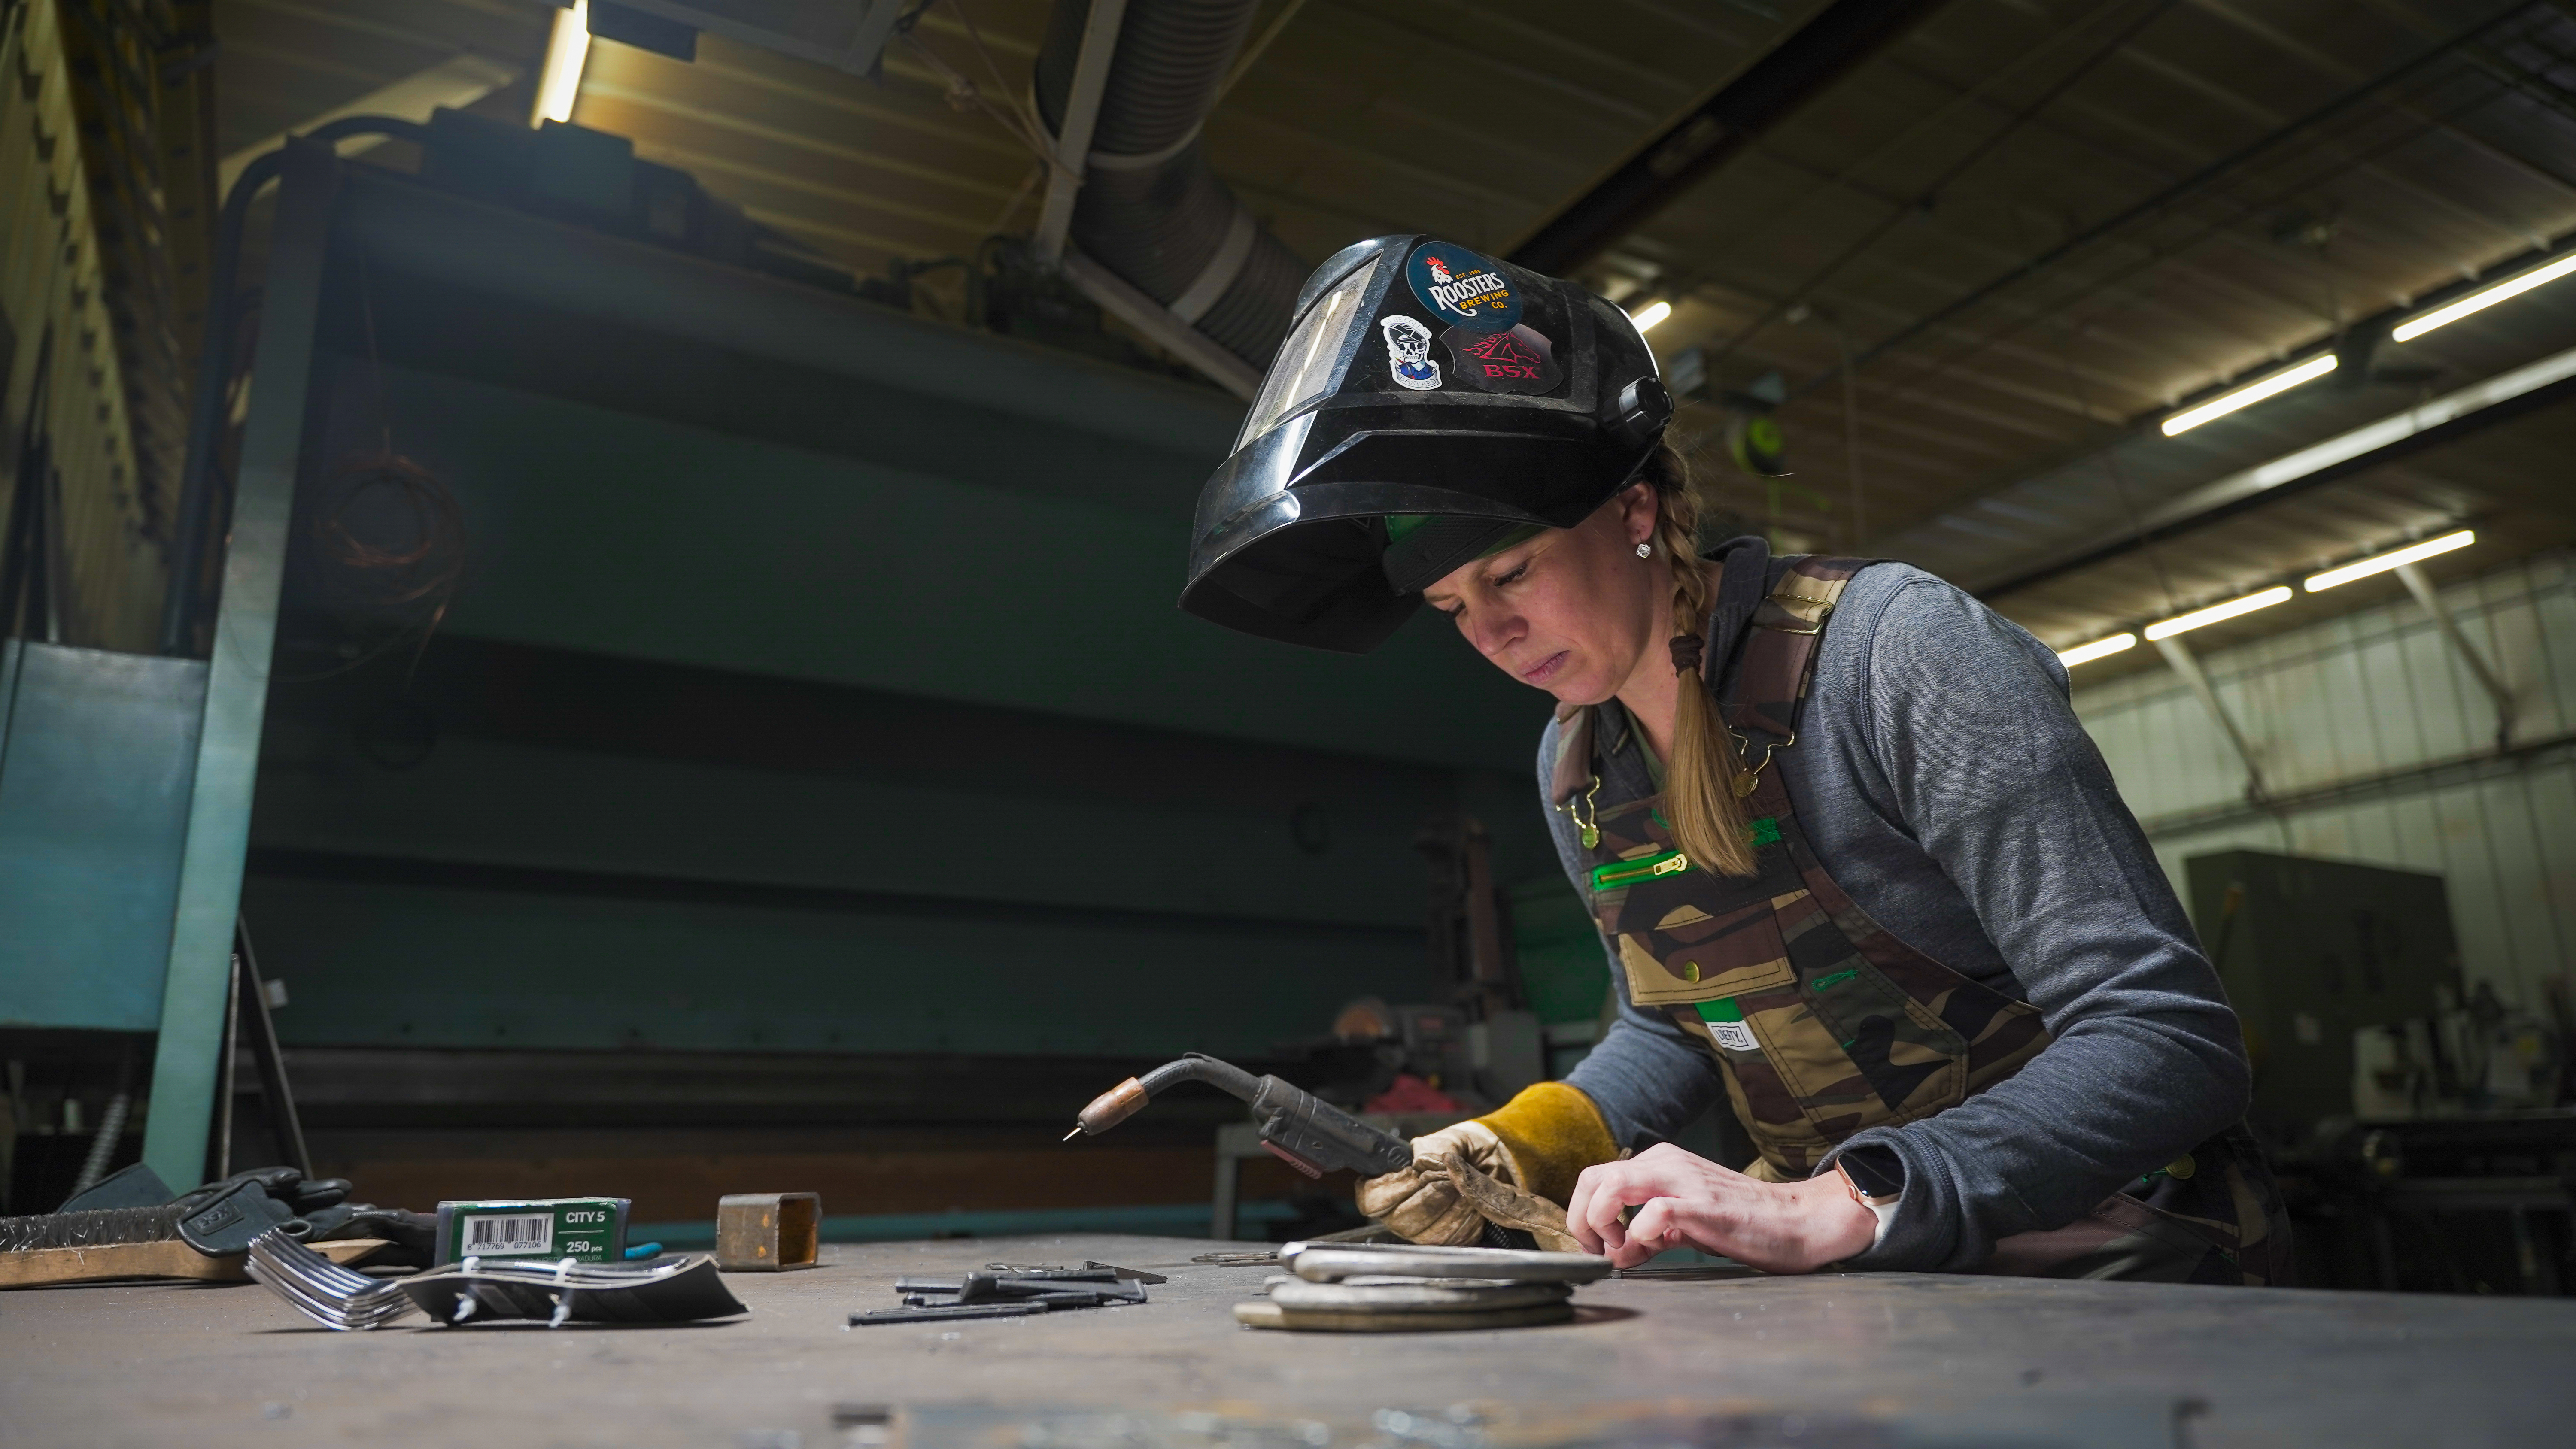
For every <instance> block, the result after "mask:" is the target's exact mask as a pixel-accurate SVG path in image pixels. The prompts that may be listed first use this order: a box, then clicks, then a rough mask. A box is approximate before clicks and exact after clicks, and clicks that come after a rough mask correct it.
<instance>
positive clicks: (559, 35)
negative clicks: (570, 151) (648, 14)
mask: <svg viewBox="0 0 2576 1449" xmlns="http://www.w3.org/2000/svg"><path fill="white" fill-rule="evenodd" d="M589 59H590V0H572V7H571V8H570V9H568V10H558V11H556V12H555V29H554V34H553V36H552V37H551V38H549V39H548V40H547V41H546V68H545V69H544V70H543V71H541V72H539V73H538V76H537V110H536V114H535V115H534V116H532V117H530V118H529V120H528V124H529V125H531V126H536V125H542V124H544V123H545V122H547V121H570V120H571V119H572V103H573V102H574V101H575V100H576V99H578V98H579V97H580V95H581V67H582V63H583V62H585V61H587V60H589Z"/></svg>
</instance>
